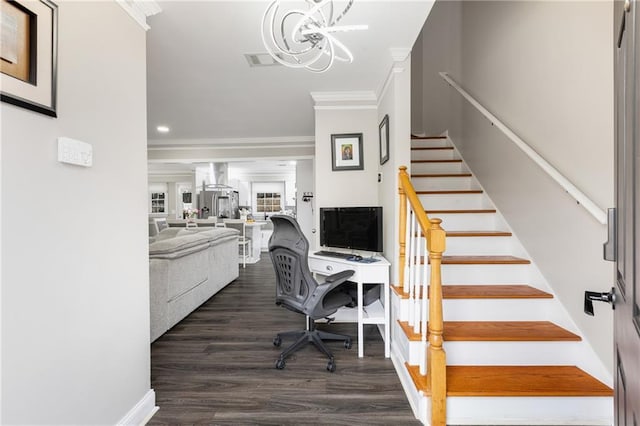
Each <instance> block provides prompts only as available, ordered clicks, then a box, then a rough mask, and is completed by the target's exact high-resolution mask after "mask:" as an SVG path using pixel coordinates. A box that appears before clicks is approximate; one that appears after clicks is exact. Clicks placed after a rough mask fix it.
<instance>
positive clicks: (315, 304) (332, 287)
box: [269, 215, 354, 372]
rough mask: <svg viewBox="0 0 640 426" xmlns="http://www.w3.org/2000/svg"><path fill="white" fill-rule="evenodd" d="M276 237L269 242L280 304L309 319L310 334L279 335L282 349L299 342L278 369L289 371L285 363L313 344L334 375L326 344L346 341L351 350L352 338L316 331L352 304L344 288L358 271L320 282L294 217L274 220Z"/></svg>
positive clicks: (277, 339)
mask: <svg viewBox="0 0 640 426" xmlns="http://www.w3.org/2000/svg"><path fill="white" fill-rule="evenodd" d="M270 218H271V222H273V234H272V235H271V238H270V239H269V255H270V256H271V261H272V262H273V267H274V269H275V272H276V304H277V305H280V306H283V307H285V308H287V309H289V310H291V311H294V312H298V313H300V314H303V315H306V316H307V330H301V331H289V332H284V333H278V334H277V335H276V337H275V338H274V339H273V344H274V345H275V346H280V344H281V343H282V339H283V338H287V337H293V338H296V341H295V342H294V343H293V344H292V345H291V346H289V347H288V348H286V349H285V350H284V351H282V353H281V354H280V356H279V357H278V360H277V361H276V368H277V369H280V370H281V369H283V368H284V367H285V359H286V358H287V357H288V356H289V355H291V354H292V353H294V352H295V351H297V350H298V349H300V348H302V347H303V346H304V345H305V344H306V343H313V344H314V345H315V346H316V347H317V348H318V350H319V351H320V352H323V353H324V354H325V355H327V356H328V357H329V363H328V364H327V370H329V371H331V372H334V371H335V369H336V363H335V361H334V358H333V354H332V353H331V351H330V350H329V348H328V347H327V346H326V345H325V343H324V342H323V340H343V341H344V347H345V348H347V349H349V348H351V337H349V336H346V335H342V334H334V333H327V332H324V331H320V330H316V329H315V320H317V319H321V318H327V319H329V318H328V317H329V316H330V315H331V314H333V313H335V312H336V311H337V310H338V308H340V307H342V306H346V305H348V304H349V303H351V302H352V300H353V299H352V298H351V296H349V295H348V294H347V293H346V292H344V291H342V289H341V288H340V286H341V285H342V284H343V283H344V282H345V281H346V280H347V279H348V278H349V277H351V276H352V275H353V274H354V271H351V270H348V271H342V272H338V273H337V274H333V275H331V276H328V277H326V278H325V280H324V282H320V283H319V282H317V281H316V280H315V279H314V278H313V276H312V275H311V272H310V271H309V263H308V258H307V256H308V254H309V242H308V241H307V239H306V238H305V236H304V234H303V233H302V231H301V230H300V227H299V226H298V223H297V222H296V220H295V219H294V218H292V217H290V216H284V215H274V216H271V217H270Z"/></svg>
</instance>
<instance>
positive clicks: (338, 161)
mask: <svg viewBox="0 0 640 426" xmlns="http://www.w3.org/2000/svg"><path fill="white" fill-rule="evenodd" d="M363 169H364V162H363V155H362V133H346V134H339V135H331V170H333V171H338V170H363Z"/></svg>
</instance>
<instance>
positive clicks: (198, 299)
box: [149, 228, 239, 342]
mask: <svg viewBox="0 0 640 426" xmlns="http://www.w3.org/2000/svg"><path fill="white" fill-rule="evenodd" d="M238 234H239V233H238V231H236V230H235V229H229V228H192V229H185V228H165V229H163V230H161V231H160V232H158V233H157V234H156V235H154V236H152V237H150V244H149V281H150V289H149V297H150V311H151V341H152V342H153V341H154V340H156V339H157V338H158V337H160V336H161V335H162V334H164V333H165V332H166V331H167V330H169V329H170V328H171V327H173V326H174V325H175V324H177V323H178V322H179V321H180V320H182V319H183V318H184V317H186V316H187V315H189V314H190V313H191V312H192V311H193V310H194V309H196V308H197V307H198V306H200V305H201V304H202V303H204V302H205V301H206V300H207V299H209V298H210V297H211V296H213V295H214V294H216V293H217V292H218V291H220V290H221V289H222V288H224V287H225V286H226V285H227V284H229V283H230V282H232V281H233V280H235V279H236V278H238V274H239V269H238Z"/></svg>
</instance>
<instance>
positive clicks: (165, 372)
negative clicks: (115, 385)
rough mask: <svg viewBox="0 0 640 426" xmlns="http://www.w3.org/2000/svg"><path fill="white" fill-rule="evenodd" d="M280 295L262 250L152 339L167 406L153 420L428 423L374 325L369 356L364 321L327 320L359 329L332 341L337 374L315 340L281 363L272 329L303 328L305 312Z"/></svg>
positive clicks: (154, 381) (154, 368)
mask: <svg viewBox="0 0 640 426" xmlns="http://www.w3.org/2000/svg"><path fill="white" fill-rule="evenodd" d="M274 294H275V278H274V272H273V268H272V266H271V261H270V260H269V258H268V255H266V253H263V257H262V260H261V261H260V262H259V263H257V264H255V265H247V268H246V269H242V268H240V277H239V278H238V279H237V280H236V281H234V282H233V283H231V284H229V285H228V286H227V287H225V288H224V289H223V290H222V291H220V292H219V293H218V294H216V295H215V296H213V297H212V298H211V299H209V300H208V301H207V302H206V303H204V304H203V305H202V306H201V307H200V308H199V309H197V310H196V311H194V312H193V313H192V314H191V315H189V316H188V317H187V318H185V319H184V320H183V321H182V322H180V323H179V324H177V325H176V326H175V327H173V329H171V330H169V332H167V333H166V334H165V335H164V336H162V337H160V338H159V339H158V340H156V341H155V342H154V343H153V344H152V345H151V387H152V388H153V389H154V390H155V392H156V403H157V405H158V406H159V407H160V411H158V412H157V413H156V414H155V416H154V417H153V418H152V419H151V421H150V422H149V424H150V425H161V424H164V425H166V424H172V425H185V424H195V423H198V424H211V425H218V424H227V425H253V424H259V425H324V424H327V425H419V424H420V423H419V422H418V421H417V420H415V418H414V416H413V413H412V411H411V408H410V406H409V403H408V402H407V399H406V397H405V394H404V392H403V390H402V386H401V385H400V381H399V380H398V377H397V376H396V373H395V370H394V368H393V365H392V363H391V360H390V359H387V358H384V347H383V342H382V339H381V337H380V335H379V333H378V330H377V329H376V328H375V326H365V357H364V358H358V356H357V354H358V348H357V331H356V324H331V325H328V326H324V328H327V329H331V330H332V331H336V332H339V333H346V334H350V335H351V336H352V338H353V347H352V348H351V349H349V350H347V349H344V347H343V344H342V343H341V342H330V343H329V345H330V347H331V348H332V350H333V352H334V356H335V360H336V364H337V370H336V372H335V373H330V372H328V371H327V370H326V364H327V360H326V358H325V357H324V356H323V355H322V354H321V353H320V352H319V351H317V350H316V349H315V348H314V347H313V346H311V345H308V346H307V347H306V348H304V349H302V350H301V351H299V352H298V353H296V354H294V355H292V356H291V357H290V358H288V359H287V365H286V368H285V369H284V370H277V369H276V368H275V361H276V359H277V356H278V353H279V351H280V350H279V349H278V348H276V347H274V346H273V343H272V341H273V337H274V336H275V334H276V333H277V332H279V331H287V330H296V329H302V328H304V317H302V316H301V315H299V314H296V313H294V312H291V311H288V310H287V309H284V308H282V307H278V306H276V305H275V303H274ZM319 328H321V327H319ZM289 343H290V341H284V342H283V344H282V347H286V345H288V344H289Z"/></svg>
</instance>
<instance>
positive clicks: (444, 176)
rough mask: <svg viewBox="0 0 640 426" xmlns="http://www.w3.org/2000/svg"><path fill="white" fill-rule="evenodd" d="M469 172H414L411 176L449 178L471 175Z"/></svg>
mask: <svg viewBox="0 0 640 426" xmlns="http://www.w3.org/2000/svg"><path fill="white" fill-rule="evenodd" d="M471 176H473V175H472V174H471V173H414V174H412V175H411V178H450V177H471Z"/></svg>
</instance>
